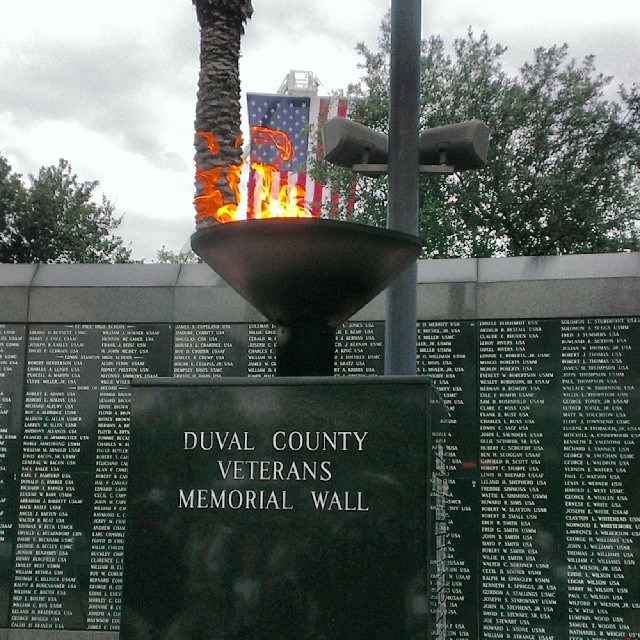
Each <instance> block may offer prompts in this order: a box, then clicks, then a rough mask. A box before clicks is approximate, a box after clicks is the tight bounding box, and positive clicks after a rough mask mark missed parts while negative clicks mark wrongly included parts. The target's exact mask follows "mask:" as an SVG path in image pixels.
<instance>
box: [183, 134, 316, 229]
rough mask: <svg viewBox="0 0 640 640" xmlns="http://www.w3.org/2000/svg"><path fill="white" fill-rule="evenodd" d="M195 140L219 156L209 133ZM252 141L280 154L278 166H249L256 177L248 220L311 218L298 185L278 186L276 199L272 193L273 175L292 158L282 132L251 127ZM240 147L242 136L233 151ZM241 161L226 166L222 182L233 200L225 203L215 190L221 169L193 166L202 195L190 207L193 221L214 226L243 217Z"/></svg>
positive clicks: (258, 164) (237, 140)
mask: <svg viewBox="0 0 640 640" xmlns="http://www.w3.org/2000/svg"><path fill="white" fill-rule="evenodd" d="M195 136H196V138H202V139H203V140H204V142H205V145H206V146H207V149H208V150H209V152H210V153H211V155H212V156H216V155H218V154H219V153H220V146H219V144H218V142H217V140H216V139H215V136H214V135H213V134H212V133H211V132H210V131H196V134H195ZM251 137H252V140H253V141H254V142H256V143H257V144H269V145H273V146H274V147H275V148H276V149H277V150H278V153H279V156H280V157H279V158H278V160H277V161H276V164H278V165H280V166H271V165H265V164H262V163H261V162H252V163H251V168H252V169H253V170H254V171H255V174H256V185H255V190H254V197H253V199H252V200H253V202H250V203H249V207H248V210H247V217H249V218H290V217H297V218H310V217H312V215H313V214H312V213H311V212H310V211H309V210H308V209H307V208H306V207H305V203H304V198H305V191H304V189H303V188H302V187H300V186H298V185H289V184H287V183H283V184H282V185H281V186H280V189H279V192H278V196H277V197H274V196H273V195H272V193H271V189H272V185H273V174H274V172H279V171H280V169H281V163H284V162H288V161H289V160H290V159H291V158H292V156H293V149H292V147H291V141H290V140H289V138H288V136H287V134H286V133H284V131H280V130H278V129H267V128H266V127H251ZM241 145H242V134H241V133H239V134H238V136H237V138H236V141H235V147H236V148H238V147H240V146H241ZM243 165H244V160H243V161H242V162H241V163H239V164H232V165H229V166H227V168H226V172H225V173H224V179H225V180H226V182H227V185H228V187H229V189H230V190H231V192H232V193H233V194H234V196H235V202H225V201H224V196H223V193H222V192H221V191H220V189H219V187H218V183H219V181H220V179H221V178H222V174H223V169H224V167H222V166H216V167H212V168H211V169H203V168H201V167H198V166H196V180H197V181H198V182H199V184H200V190H201V193H200V194H199V195H197V196H196V197H195V198H194V200H193V204H194V206H195V209H196V221H202V220H205V219H207V218H212V219H214V220H215V221H216V222H220V223H225V222H232V221H234V220H239V219H240V218H241V217H242V214H241V211H240V207H239V204H240V174H241V172H242V167H243Z"/></svg>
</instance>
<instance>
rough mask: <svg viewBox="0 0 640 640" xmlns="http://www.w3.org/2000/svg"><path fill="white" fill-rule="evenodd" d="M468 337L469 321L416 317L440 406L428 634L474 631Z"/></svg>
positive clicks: (425, 369)
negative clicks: (443, 408)
mask: <svg viewBox="0 0 640 640" xmlns="http://www.w3.org/2000/svg"><path fill="white" fill-rule="evenodd" d="M474 344H475V323H474V322H459V321H442V322H436V321H432V322H426V321H421V322H418V325H417V354H416V356H417V357H416V364H417V372H418V374H423V375H427V376H429V377H430V378H431V380H432V382H433V384H434V386H435V388H436V389H437V391H438V392H439V393H440V395H441V396H442V397H443V399H444V402H445V405H446V406H447V410H448V413H446V414H445V415H442V416H441V417H440V418H439V421H438V424H437V426H436V425H434V427H433V431H432V433H431V438H432V449H433V451H432V460H433V462H432V465H433V469H434V473H433V477H432V478H431V491H432V498H433V500H434V504H432V505H430V508H431V509H432V510H433V515H434V521H435V538H434V542H435V544H434V549H433V551H434V556H435V557H434V559H433V560H432V571H431V586H430V591H431V610H432V612H434V621H433V633H432V637H433V638H434V639H435V638H438V639H439V638H441V637H442V638H451V639H453V638H470V637H476V636H477V621H476V617H477V616H476V611H477V597H476V591H477V575H476V572H475V565H476V551H475V549H473V548H472V547H473V545H469V544H468V542H467V541H468V539H469V536H471V537H474V538H475V536H476V535H477V504H476V499H475V495H476V493H477V447H476V444H475V440H476V438H475V436H474V432H475V428H476V424H475V404H476V403H475V389H474V385H475V379H476V376H475V373H476V372H475V348H474Z"/></svg>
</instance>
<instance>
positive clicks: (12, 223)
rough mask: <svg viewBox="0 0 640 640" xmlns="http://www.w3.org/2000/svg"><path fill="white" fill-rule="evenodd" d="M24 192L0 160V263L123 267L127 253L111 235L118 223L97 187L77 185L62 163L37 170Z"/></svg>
mask: <svg viewBox="0 0 640 640" xmlns="http://www.w3.org/2000/svg"><path fill="white" fill-rule="evenodd" d="M30 182H31V184H30V185H29V186H28V187H25V185H24V184H23V182H22V180H21V177H20V176H19V175H18V174H14V173H12V171H11V167H10V166H9V164H8V163H7V161H6V159H5V158H3V157H1V156H0V221H1V222H2V228H1V230H0V261H1V262H25V263H31V262H64V263H69V262H128V261H129V260H130V256H131V251H130V250H129V249H127V248H126V247H125V246H124V244H123V240H122V238H120V237H119V236H116V235H114V234H113V230H114V229H116V228H117V227H118V225H119V224H120V222H121V220H122V218H119V217H117V216H115V214H114V207H113V205H112V204H111V202H109V200H107V198H106V197H105V196H104V195H103V196H102V199H101V201H100V203H99V204H97V203H96V202H95V201H94V200H93V192H94V190H95V188H96V187H97V186H98V182H97V181H90V182H81V181H80V180H79V178H78V176H76V175H75V174H74V173H73V172H72V171H71V167H70V166H69V163H68V162H67V161H66V160H60V161H59V163H58V165H55V166H50V167H42V168H41V169H40V171H39V173H38V175H37V176H35V177H34V176H30Z"/></svg>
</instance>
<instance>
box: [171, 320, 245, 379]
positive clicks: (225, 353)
mask: <svg viewBox="0 0 640 640" xmlns="http://www.w3.org/2000/svg"><path fill="white" fill-rule="evenodd" d="M246 342H247V340H246V327H245V325H240V324H179V325H176V327H175V330H174V348H173V375H174V377H176V378H187V377H193V378H219V377H228V376H244V375H246V364H245V362H246V353H245V352H246Z"/></svg>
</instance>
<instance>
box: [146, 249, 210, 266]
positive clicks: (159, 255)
mask: <svg viewBox="0 0 640 640" xmlns="http://www.w3.org/2000/svg"><path fill="white" fill-rule="evenodd" d="M154 262H156V263H158V264H198V263H200V262H202V259H201V258H200V256H199V255H198V254H197V253H195V251H191V250H187V251H184V250H181V251H177V252H176V251H174V250H173V249H167V248H166V247H165V246H164V245H162V248H161V249H158V251H156V259H155V260H154Z"/></svg>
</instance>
